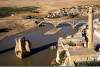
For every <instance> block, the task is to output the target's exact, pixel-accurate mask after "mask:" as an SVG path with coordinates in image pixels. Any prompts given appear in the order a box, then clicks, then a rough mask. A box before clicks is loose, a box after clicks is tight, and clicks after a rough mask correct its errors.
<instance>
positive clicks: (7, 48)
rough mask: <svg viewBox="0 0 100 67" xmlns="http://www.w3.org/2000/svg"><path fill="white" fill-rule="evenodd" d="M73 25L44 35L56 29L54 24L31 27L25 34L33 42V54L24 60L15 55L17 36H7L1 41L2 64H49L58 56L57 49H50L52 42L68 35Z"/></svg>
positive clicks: (0, 55) (0, 59) (0, 60)
mask: <svg viewBox="0 0 100 67" xmlns="http://www.w3.org/2000/svg"><path fill="white" fill-rule="evenodd" d="M71 28H72V27H70V26H67V27H63V28H62V29H61V30H59V31H57V32H56V33H55V34H52V35H49V34H48V35H44V33H46V32H47V31H49V30H51V29H54V26H53V25H52V24H47V25H46V26H43V27H37V28H35V29H31V30H30V31H28V32H27V33H24V34H23V35H20V36H25V38H26V39H28V40H29V41H30V42H31V45H32V50H33V52H34V53H33V54H32V55H31V56H28V57H26V58H24V59H22V60H20V59H18V58H17V57H16V56H15V52H14V46H15V38H16V37H18V35H17V36H10V37H6V38H4V39H3V40H1V41H0V66H49V65H50V64H51V62H52V60H53V59H55V58H56V49H55V50H52V49H50V48H49V47H50V46H49V45H50V43H53V42H57V40H58V38H59V37H60V36H68V35H69V34H67V33H68V32H69V31H72V30H71Z"/></svg>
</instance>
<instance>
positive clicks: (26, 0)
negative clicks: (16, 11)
mask: <svg viewBox="0 0 100 67" xmlns="http://www.w3.org/2000/svg"><path fill="white" fill-rule="evenodd" d="M87 4H88V5H89V4H94V5H100V0H0V7H7V6H17V7H25V6H40V7H41V10H51V9H59V8H63V7H71V6H75V5H87Z"/></svg>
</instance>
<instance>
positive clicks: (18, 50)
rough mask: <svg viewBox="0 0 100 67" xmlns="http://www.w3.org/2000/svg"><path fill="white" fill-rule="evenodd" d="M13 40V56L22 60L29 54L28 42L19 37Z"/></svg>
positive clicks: (29, 46)
mask: <svg viewBox="0 0 100 67" xmlns="http://www.w3.org/2000/svg"><path fill="white" fill-rule="evenodd" d="M15 40H16V46H15V54H16V56H17V57H18V58H20V59H22V58H24V57H26V56H27V55H29V54H30V53H31V44H30V43H29V41H28V40H25V37H20V38H17V39H15Z"/></svg>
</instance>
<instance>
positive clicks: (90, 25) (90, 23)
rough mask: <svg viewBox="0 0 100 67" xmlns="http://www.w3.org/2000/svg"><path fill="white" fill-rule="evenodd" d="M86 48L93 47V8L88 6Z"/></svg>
mask: <svg viewBox="0 0 100 67" xmlns="http://www.w3.org/2000/svg"><path fill="white" fill-rule="evenodd" d="M88 48H94V43H93V8H92V7H89V12H88Z"/></svg>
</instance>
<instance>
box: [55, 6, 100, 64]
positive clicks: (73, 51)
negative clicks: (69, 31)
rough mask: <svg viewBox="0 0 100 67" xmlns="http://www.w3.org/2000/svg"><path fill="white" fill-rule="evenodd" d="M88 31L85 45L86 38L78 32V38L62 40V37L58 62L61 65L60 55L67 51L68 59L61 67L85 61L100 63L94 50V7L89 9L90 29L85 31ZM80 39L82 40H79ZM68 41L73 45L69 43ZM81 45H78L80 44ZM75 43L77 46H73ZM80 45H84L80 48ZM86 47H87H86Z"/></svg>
mask: <svg viewBox="0 0 100 67" xmlns="http://www.w3.org/2000/svg"><path fill="white" fill-rule="evenodd" d="M84 30H86V31H88V32H87V33H88V35H87V43H85V41H84V38H83V37H82V35H79V34H80V33H81V32H78V36H77V35H76V34H75V35H74V36H75V37H76V38H75V37H70V38H68V37H66V38H62V37H60V38H59V39H58V49H57V57H56V62H58V63H60V62H59V61H61V60H60V58H59V55H60V53H61V52H62V51H63V50H65V51H66V55H67V57H65V58H66V59H65V60H64V62H63V63H61V66H66V65H67V66H75V63H77V62H83V61H100V59H98V58H99V54H98V53H97V52H96V51H95V50H94V43H93V33H94V32H93V9H92V7H89V12H88V28H87V29H84ZM79 37H80V39H79ZM68 41H69V42H70V41H71V42H72V43H68ZM79 42H80V43H81V44H78V43H79ZM73 43H75V44H76V45H74V46H73ZM79 45H82V46H80V47H79ZM84 46H85V47H84Z"/></svg>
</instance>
